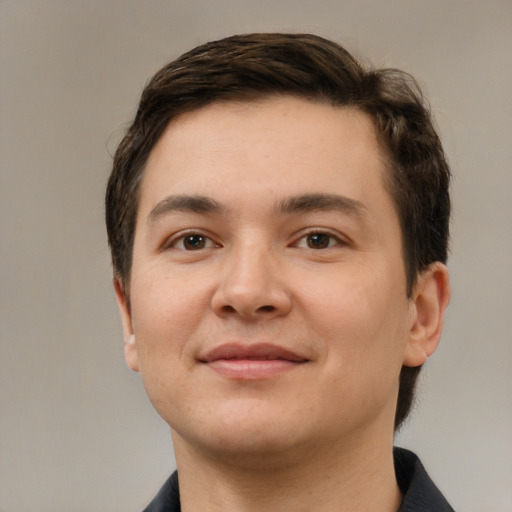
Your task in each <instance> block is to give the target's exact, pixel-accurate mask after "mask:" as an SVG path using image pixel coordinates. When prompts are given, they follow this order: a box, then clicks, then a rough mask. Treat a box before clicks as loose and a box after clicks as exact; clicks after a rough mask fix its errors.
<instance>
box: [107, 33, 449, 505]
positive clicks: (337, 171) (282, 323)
mask: <svg viewBox="0 0 512 512" xmlns="http://www.w3.org/2000/svg"><path fill="white" fill-rule="evenodd" d="M448 185H449V170H448V166H447V163H446V161H445V158H444V154H443V150H442V147H441V144H440V141H439V139H438V136H437V134H436V132H435V130H434V128H433V125H432V121H431V119H430V115H429V112H428V110H427V109H426V108H425V106H424V105H423V102H422V99H421V95H420V93H419V91H418V89H417V87H416V86H415V83H414V81H413V80H412V79H411V78H410V77H409V76H407V75H405V74H403V73H401V72H399V71H396V70H366V69H364V68H363V67H362V66H361V65H360V64H359V63H357V62H356V61H355V59H354V58H353V57H352V56H351V55H350V54H348V53H347V52H346V51H345V50H344V49H343V48H341V47H340V46H338V45H337V44H335V43H333V42H330V41H327V40H325V39H322V38H320V37H316V36H312V35H289V34H253V35H246V36H235V37H231V38H228V39H225V40H222V41H217V42H213V43H209V44H206V45H204V46H201V47H198V48H196V49H194V50H192V51H191V52H189V53H187V54H185V55H183V56H182V57H180V58H179V59H177V60H176V61H174V62H172V63H170V64H169V65H168V66H166V67H164V68H163V69H162V70H161V71H159V72H158V73H157V74H156V75H155V77H154V78H153V79H152V80H151V81H150V83H149V84H148V85H147V87H146V89H145V91H144V92H143V95H142V98H141V102H140V105H139V109H138V111H137V114H136V117H135V120H134V121H133V124H132V125H131V127H130V128H129V130H128V132H127V134H126V136H125V138H124V139H123V141H122V142H121V144H120V146H119V148H118V150H117V152H116V155H115V158H114V168H113V171H112V175H111V177H110V181H109V185H108V190H107V198H106V207H107V228H108V234H109V242H110V246H111V250H112V258H113V266H114V285H115V291H116V295H117V299H118V302H119V306H120V311H121V317H122V321H123V329H124V335H125V357H126V361H127V364H128V366H129V367H130V368H132V369H133V370H135V371H139V372H140V373H141V376H142V379H143V382H144V385H145V388H146V391H147V394H148V396H149V398H150V400H151V402H152V403H153V405H154V407H155V409H156V410H157V412H158V413H159V414H160V415H161V416H162V418H163V419H164V420H165V421H166V422H167V423H168V424H169V426H170V428H171V433H172V438H173V443H174V449H175V455H176V462H177V467H178V473H177V474H174V475H173V476H172V477H171V478H170V479H169V481H168V482H167V483H166V484H165V485H164V487H163V488H162V490H161V491H160V493H159V495H158V496H157V497H156V498H155V499H154V500H153V502H152V503H151V504H150V505H149V506H148V508H147V509H146V510H147V511H164V510H169V511H174V510H183V511H184V512H188V511H210V510H211V511H226V512H229V511H236V512H244V511H253V510H258V511H261V510H265V511H288V510H295V511H312V510H314V511H382V512H391V511H393V512H396V511H397V510H400V511H413V510H415V511H416V510H422V511H427V510H429V511H430V510H431V511H434V510H435V511H436V512H440V511H444V510H452V509H451V507H450V506H449V505H448V503H447V502H446V501H445V499H444V498H443V497H442V495H441V494H440V492H439V491H438V490H437V488H436V487H435V486H434V484H433V483H432V482H431V480H430V479H429V477H428V476H427V475H426V473H425V470H424V469H423V467H422V466H421V463H420V462H419V461H418V460H417V458H416V456H415V455H414V454H412V453H410V452H407V451H404V450H400V449H395V450H393V435H394V431H395V429H396V428H398V427H399V426H400V424H401V423H402V422H403V421H404V419H405V417H406V416H407V414H408V412H409V409H410V407H411V403H412V399H413V394H414V385H415V380H416V377H417V375H418V371H419V369H420V368H421V365H422V364H423V363H424V362H425V361H426V359H427V358H428V357H429V356H430V355H431V354H432V353H433V352H434V350H435V349H436V347H437V344H438V342H439V339H440V336H441V330H442V324H443V316H444V312H445V309H446V306H447V304H448V301H449V295H450V287H449V279H448V272H447V269H446V267H445V265H444V263H445V262H446V258H447V244H448V223H449V213H450V200H449V194H448ZM178 478H179V483H178ZM180 507H181V508H180Z"/></svg>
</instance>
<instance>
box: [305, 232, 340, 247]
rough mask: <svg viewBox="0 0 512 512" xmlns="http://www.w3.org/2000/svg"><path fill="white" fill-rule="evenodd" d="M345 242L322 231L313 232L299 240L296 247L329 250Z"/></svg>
mask: <svg viewBox="0 0 512 512" xmlns="http://www.w3.org/2000/svg"><path fill="white" fill-rule="evenodd" d="M337 245H343V242H342V241H341V240H340V239H339V238H338V237H336V236H334V235H331V234H329V233H324V232H322V231H312V232H310V233H308V234H307V235H304V236H303V237H301V238H300V239H299V241H298V242H297V244H296V246H297V247H301V248H305V249H317V250H318V249H329V248H330V247H335V246H337Z"/></svg>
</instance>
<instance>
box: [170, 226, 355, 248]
mask: <svg viewBox="0 0 512 512" xmlns="http://www.w3.org/2000/svg"><path fill="white" fill-rule="evenodd" d="M315 235H316V236H318V237H320V238H319V241H320V243H319V244H318V246H317V247H311V246H310V245H308V237H311V236H315ZM187 238H188V239H189V240H191V239H192V238H198V239H200V240H197V245H196V246H195V247H194V248H186V247H184V246H182V247H178V245H179V244H180V243H181V244H185V243H186V240H187ZM325 239H327V246H321V245H322V244H321V242H322V241H324V242H325V241H326V240H325ZM303 240H304V241H305V244H307V245H306V246H303V247H301V241H303ZM317 241H318V240H317ZM333 242H334V243H333ZM201 244H203V245H201ZM337 245H340V246H343V245H347V242H346V241H344V240H342V239H341V238H340V237H339V236H337V235H334V234H333V233H330V232H329V231H326V230H325V229H320V228H315V229H310V230H309V231H307V232H306V233H303V234H302V235H301V236H300V237H299V238H298V239H297V241H296V242H294V243H293V244H292V246H293V247H298V248H303V249H311V250H315V251H316V250H324V249H331V248H332V247H335V246H337ZM216 247H221V245H220V244H217V243H216V242H214V241H213V240H212V238H211V237H209V236H207V235H205V234H203V233H201V232H198V231H189V232H186V233H181V234H180V235H179V236H177V237H174V238H173V239H171V240H170V241H169V242H168V243H167V244H166V246H165V248H171V249H177V250H182V251H187V252H194V251H200V250H203V249H212V248H216Z"/></svg>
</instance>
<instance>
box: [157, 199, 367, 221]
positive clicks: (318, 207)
mask: <svg viewBox="0 0 512 512" xmlns="http://www.w3.org/2000/svg"><path fill="white" fill-rule="evenodd" d="M226 210H227V208H226V207H224V206H223V205H221V204H220V203H218V202H217V201H215V199H212V198H211V197H207V196H201V195H171V196H167V197H166V198H165V199H163V200H162V201H160V202H159V203H158V204H157V205H156V206H155V207H154V208H153V209H152V210H151V212H150V213H149V216H148V223H151V222H155V221H156V220H158V219H159V218H160V217H163V216H165V215H166V214H169V213H173V212H192V213H200V214H205V213H207V214H208V213H209V214H222V213H225V212H226ZM329 210H336V211H340V212H342V213H347V214H354V215H357V216H364V214H366V211H367V209H366V206H365V205H364V204H363V203H361V202H360V201H357V200H356V199H351V198H349V197H346V196H342V195H338V194H302V195H298V196H292V197H287V198H286V199H283V200H281V201H279V202H278V203H277V205H276V208H275V212H276V214H277V215H290V214H292V213H300V212H315V211H329Z"/></svg>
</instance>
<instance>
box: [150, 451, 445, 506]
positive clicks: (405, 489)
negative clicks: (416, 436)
mask: <svg viewBox="0 0 512 512" xmlns="http://www.w3.org/2000/svg"><path fill="white" fill-rule="evenodd" d="M393 454H394V459H395V473H396V479H397V482H398V486H399V487H400V490H401V491H402V494H403V496H404V498H403V500H402V504H401V505H400V509H399V510H398V512H454V510H453V508H452V507H450V505H449V504H448V502H447V501H446V499H445V498H444V496H443V495H442V494H441V492H440V491H439V489H438V488H437V487H436V486H435V484H434V482H432V480H431V479H430V477H429V476H428V475H427V472H426V471H425V468H424V467H423V465H422V464H421V462H420V459H419V458H418V457H417V456H416V455H415V454H414V453H412V452H410V451H409V450H405V449H403V448H395V449H394V451H393ZM143 512H181V506H180V491H179V488H178V474H177V473H176V472H174V473H173V474H172V475H171V476H170V477H169V479H168V480H167V482H165V484H164V485H163V487H162V488H161V489H160V491H159V492H158V494H157V495H156V496H155V498H154V499H153V501H152V502H151V503H150V504H149V505H148V506H147V507H146V508H145V509H144V511H143Z"/></svg>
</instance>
